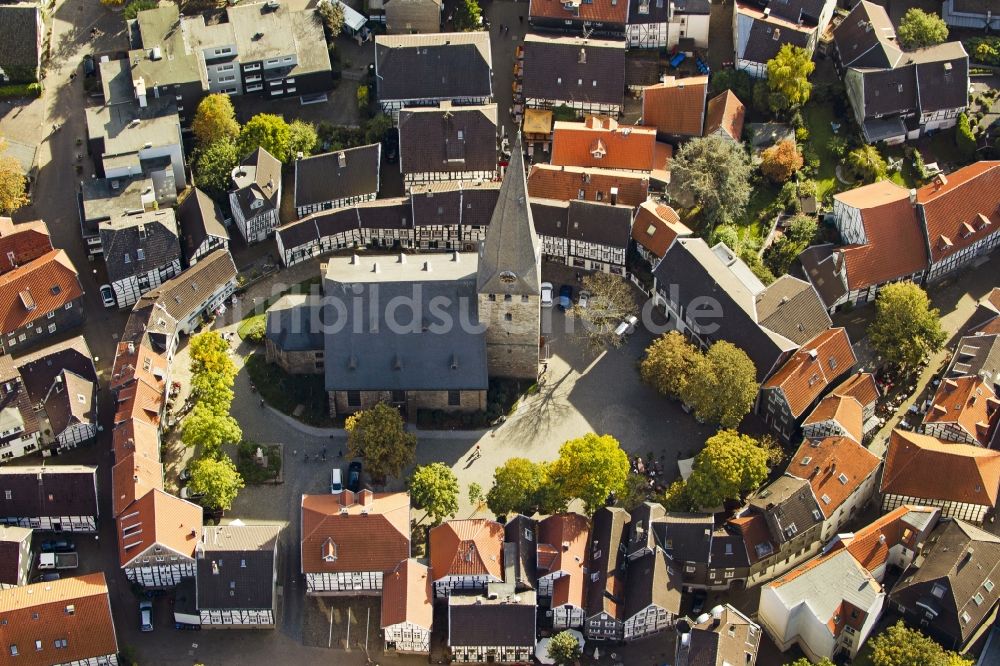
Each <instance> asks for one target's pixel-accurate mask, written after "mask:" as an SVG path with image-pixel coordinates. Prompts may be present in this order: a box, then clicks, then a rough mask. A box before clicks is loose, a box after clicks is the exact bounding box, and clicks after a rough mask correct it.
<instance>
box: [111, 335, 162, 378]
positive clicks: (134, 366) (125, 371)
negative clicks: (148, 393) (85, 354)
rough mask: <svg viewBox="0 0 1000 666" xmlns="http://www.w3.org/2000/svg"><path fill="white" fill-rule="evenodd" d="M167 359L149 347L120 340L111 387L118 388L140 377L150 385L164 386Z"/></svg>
mask: <svg viewBox="0 0 1000 666" xmlns="http://www.w3.org/2000/svg"><path fill="white" fill-rule="evenodd" d="M166 373H167V359H166V358H165V357H163V356H162V355H160V354H158V353H156V352H155V351H153V350H152V349H150V348H149V347H146V346H145V345H142V344H136V343H133V342H119V343H118V348H117V350H116V351H115V362H114V367H113V368H112V370H111V388H112V389H118V388H120V387H121V386H123V385H125V384H128V383H130V382H131V381H132V380H133V379H139V380H141V381H144V382H146V383H147V384H149V385H150V386H158V387H161V388H162V387H163V380H164V377H165V376H166Z"/></svg>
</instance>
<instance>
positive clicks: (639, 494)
mask: <svg viewBox="0 0 1000 666" xmlns="http://www.w3.org/2000/svg"><path fill="white" fill-rule="evenodd" d="M649 495H650V485H649V479H647V478H646V477H645V476H643V475H642V474H637V473H635V472H629V474H628V478H627V479H625V490H623V491H622V494H621V495H619V496H618V498H617V501H616V502H615V504H616V505H618V506H620V507H622V508H623V509H625V510H626V511H632V510H633V509H635V508H636V507H637V506H639V505H640V504H642V503H643V502H645V501H646V500H647V499H649Z"/></svg>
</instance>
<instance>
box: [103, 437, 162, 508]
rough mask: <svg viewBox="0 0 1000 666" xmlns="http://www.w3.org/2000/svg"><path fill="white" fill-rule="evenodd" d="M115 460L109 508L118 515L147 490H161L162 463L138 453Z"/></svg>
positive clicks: (112, 470)
mask: <svg viewBox="0 0 1000 666" xmlns="http://www.w3.org/2000/svg"><path fill="white" fill-rule="evenodd" d="M115 430H117V428H115ZM116 460H117V461H118V462H117V464H115V466H114V467H113V468H112V469H111V510H112V512H113V514H114V515H115V516H119V515H121V514H122V512H124V511H125V510H126V509H128V508H129V507H130V506H132V503H133V502H134V501H136V500H137V499H140V498H141V497H143V496H144V495H145V494H146V493H148V492H149V491H151V490H153V489H158V490H163V465H162V464H160V462H159V461H158V460H157V459H155V458H149V457H146V456H143V455H140V454H131V455H127V456H125V457H123V458H116Z"/></svg>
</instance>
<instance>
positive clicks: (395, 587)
mask: <svg viewBox="0 0 1000 666" xmlns="http://www.w3.org/2000/svg"><path fill="white" fill-rule="evenodd" d="M433 620H434V587H433V585H431V572H430V569H428V568H427V567H426V566H424V565H423V564H420V563H419V562H417V561H416V560H410V559H407V560H403V561H402V562H400V563H399V565H397V566H396V569H395V570H394V571H393V572H392V573H389V574H386V575H385V576H383V577H382V628H383V629H385V628H386V627H391V626H392V625H394V624H402V623H404V622H409V623H410V624H415V625H416V626H418V627H422V628H424V629H427V630H428V631H430V629H431V625H432V624H433Z"/></svg>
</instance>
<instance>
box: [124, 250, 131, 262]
mask: <svg viewBox="0 0 1000 666" xmlns="http://www.w3.org/2000/svg"><path fill="white" fill-rule="evenodd" d="M125 263H126V264H131V263H132V257H130V256H129V254H128V252H126V253H125Z"/></svg>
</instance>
